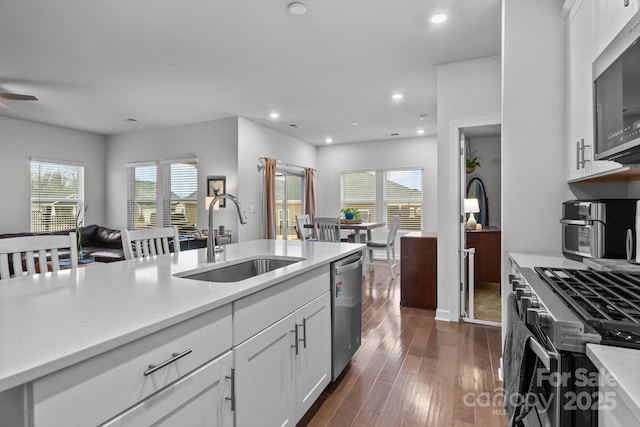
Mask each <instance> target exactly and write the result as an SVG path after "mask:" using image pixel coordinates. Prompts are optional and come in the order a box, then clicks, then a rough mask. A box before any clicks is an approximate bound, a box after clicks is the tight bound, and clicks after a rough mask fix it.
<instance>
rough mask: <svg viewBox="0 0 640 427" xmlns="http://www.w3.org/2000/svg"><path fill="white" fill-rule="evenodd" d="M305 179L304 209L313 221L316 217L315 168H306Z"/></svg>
mask: <svg viewBox="0 0 640 427" xmlns="http://www.w3.org/2000/svg"><path fill="white" fill-rule="evenodd" d="M304 178H305V179H304V182H305V189H304V190H305V191H304V194H305V196H304V209H305V213H306V214H308V215H309V216H310V217H311V220H313V218H315V216H316V191H315V188H314V185H313V168H304Z"/></svg>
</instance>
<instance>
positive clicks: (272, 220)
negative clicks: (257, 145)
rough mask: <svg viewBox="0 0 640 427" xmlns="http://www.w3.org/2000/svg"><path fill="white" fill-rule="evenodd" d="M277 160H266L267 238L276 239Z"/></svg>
mask: <svg viewBox="0 0 640 427" xmlns="http://www.w3.org/2000/svg"><path fill="white" fill-rule="evenodd" d="M276 162H277V161H276V159H271V158H269V157H265V158H264V230H265V238H267V239H275V238H276Z"/></svg>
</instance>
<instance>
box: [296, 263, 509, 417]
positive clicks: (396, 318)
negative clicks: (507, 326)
mask: <svg viewBox="0 0 640 427" xmlns="http://www.w3.org/2000/svg"><path fill="white" fill-rule="evenodd" d="M362 292H363V295H362V297H363V301H362V346H361V347H360V349H359V350H358V352H357V353H356V355H355V356H354V358H353V360H352V361H351V363H350V364H349V365H348V366H347V368H346V369H345V372H343V374H342V375H341V377H340V378H339V379H338V380H337V381H336V382H334V383H332V384H330V385H329V387H328V388H327V389H326V390H325V392H324V393H323V395H322V397H321V398H320V399H318V401H317V402H316V404H315V405H314V406H313V407H312V408H311V410H310V411H309V412H308V413H307V414H306V415H305V417H304V418H303V419H302V420H301V422H300V423H299V424H298V425H299V426H314V427H315V426H353V427H361V426H383V427H387V426H420V427H424V426H437V427H440V426H506V425H507V421H506V418H505V416H504V411H503V409H502V389H501V387H502V383H501V382H500V380H499V377H498V367H499V365H500V353H501V344H500V340H501V334H500V328H497V327H487V326H478V325H472V324H468V323H462V322H461V323H450V322H441V321H436V320H435V311H431V310H422V309H414V308H407V307H400V278H399V277H398V276H396V279H395V280H392V279H391V276H390V275H389V273H388V269H387V266H386V262H385V263H383V262H376V268H375V271H374V272H370V273H369V272H368V273H367V274H366V276H363V280H362Z"/></svg>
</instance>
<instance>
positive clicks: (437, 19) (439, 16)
mask: <svg viewBox="0 0 640 427" xmlns="http://www.w3.org/2000/svg"><path fill="white" fill-rule="evenodd" d="M447 18H448V16H447V15H445V14H444V13H436V14H435V15H433V16H432V17H431V22H432V23H434V24H442V23H443V22H444V21H446V20H447Z"/></svg>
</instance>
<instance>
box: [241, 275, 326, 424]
mask: <svg viewBox="0 0 640 427" xmlns="http://www.w3.org/2000/svg"><path fill="white" fill-rule="evenodd" d="M327 286H328V284H327ZM234 358H235V367H236V391H235V396H236V402H237V406H236V409H237V410H236V426H237V427H243V426H247V427H253V426H257V425H260V426H265V427H268V426H293V425H295V424H296V422H297V421H298V420H299V419H300V418H301V417H302V415H304V413H305V412H306V411H307V410H308V409H309V407H310V406H311V404H312V403H313V402H314V401H315V400H316V399H317V398H318V397H319V396H320V393H322V391H323V390H324V388H325V387H326V386H327V385H328V384H329V382H330V380H331V299H330V293H329V292H325V293H324V294H322V295H321V296H319V297H317V298H316V299H314V300H313V301H311V302H310V303H308V304H306V305H305V306H303V307H301V308H300V309H298V310H296V311H295V312H294V313H291V314H290V315H288V316H286V317H285V318H283V319H282V320H279V321H278V322H276V323H275V324H273V325H271V326H270V327H268V328H267V329H265V330H263V331H262V332H259V333H258V334H256V335H255V336H253V337H251V338H249V339H248V340H246V341H245V342H243V343H242V344H240V345H239V346H238V347H236V348H235V350H234Z"/></svg>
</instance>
